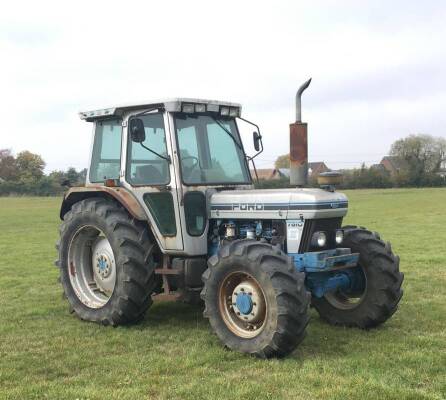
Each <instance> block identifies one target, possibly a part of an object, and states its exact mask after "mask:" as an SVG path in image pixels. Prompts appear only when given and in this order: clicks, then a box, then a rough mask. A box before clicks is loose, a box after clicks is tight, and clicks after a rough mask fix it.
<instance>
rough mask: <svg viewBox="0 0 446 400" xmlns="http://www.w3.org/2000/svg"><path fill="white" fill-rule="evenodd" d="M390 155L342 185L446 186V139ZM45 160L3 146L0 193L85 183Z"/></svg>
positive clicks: (405, 144)
mask: <svg viewBox="0 0 446 400" xmlns="http://www.w3.org/2000/svg"><path fill="white" fill-rule="evenodd" d="M389 154H390V156H392V157H394V159H395V160H399V164H400V165H399V168H398V169H397V170H396V171H394V172H392V173H390V172H389V171H388V170H386V169H385V168H382V167H381V168H380V167H379V164H377V165H373V166H371V167H367V166H365V164H363V165H362V166H361V167H360V168H355V169H348V170H342V171H341V172H343V174H344V182H343V184H342V185H340V187H341V188H345V189H355V188H390V187H422V186H446V139H444V138H440V137H433V136H430V135H410V136H408V137H406V138H403V139H400V140H397V141H396V142H394V143H393V144H392V146H391V148H390V152H389ZM275 167H276V168H289V155H288V154H284V155H282V156H279V157H278V158H277V160H276V163H275ZM44 169H45V161H44V160H43V158H42V157H41V156H40V155H38V154H34V153H31V152H30V151H22V152H20V153H18V154H17V155H14V154H13V153H12V151H11V150H9V149H3V150H2V149H0V196H2V195H3V196H4V195H35V196H53V195H60V194H62V193H63V192H64V191H65V190H66V189H67V187H69V186H82V185H84V184H85V179H86V175H87V169H83V170H81V171H77V170H76V169H75V168H72V167H71V168H68V169H67V170H66V171H61V170H56V171H52V172H50V173H49V174H45V172H44ZM309 185H310V186H317V181H316V177H310V180H309ZM256 186H257V187H262V188H277V187H288V186H289V180H288V178H284V179H278V180H269V181H260V182H258V183H257V184H256Z"/></svg>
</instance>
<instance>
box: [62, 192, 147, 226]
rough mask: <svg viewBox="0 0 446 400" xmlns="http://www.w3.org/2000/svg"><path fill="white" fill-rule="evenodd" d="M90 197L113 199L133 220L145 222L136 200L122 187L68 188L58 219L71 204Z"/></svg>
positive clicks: (143, 214)
mask: <svg viewBox="0 0 446 400" xmlns="http://www.w3.org/2000/svg"><path fill="white" fill-rule="evenodd" d="M91 197H102V198H105V199H114V200H116V201H117V202H118V203H119V204H121V205H122V206H123V207H124V208H125V209H126V210H127V211H128V212H129V213H130V215H132V216H133V217H134V218H136V219H138V220H140V221H146V220H147V215H146V213H145V211H144V209H143V208H142V207H141V206H140V204H139V203H138V201H137V200H136V198H135V197H134V196H133V195H132V194H131V193H130V192H129V191H128V190H127V189H124V188H122V187H108V186H88V187H73V188H70V189H69V190H68V191H67V192H66V193H65V196H64V199H63V202H62V206H61V208H60V219H63V218H64V216H65V214H66V213H67V212H68V211H70V209H71V207H72V206H73V204H75V203H77V202H79V201H81V200H84V199H86V198H91Z"/></svg>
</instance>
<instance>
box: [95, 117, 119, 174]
mask: <svg viewBox="0 0 446 400" xmlns="http://www.w3.org/2000/svg"><path fill="white" fill-rule="evenodd" d="M121 134H122V126H121V120H118V119H112V120H105V121H97V122H96V127H95V136H94V143H93V155H92V160H91V167H90V182H94V183H99V182H104V181H105V180H106V179H119V171H120V169H121V136H122V135H121Z"/></svg>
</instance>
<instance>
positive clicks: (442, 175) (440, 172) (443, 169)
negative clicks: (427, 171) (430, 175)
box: [437, 160, 446, 178]
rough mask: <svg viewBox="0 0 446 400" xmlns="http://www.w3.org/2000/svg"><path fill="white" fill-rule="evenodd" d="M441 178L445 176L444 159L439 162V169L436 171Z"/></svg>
mask: <svg viewBox="0 0 446 400" xmlns="http://www.w3.org/2000/svg"><path fill="white" fill-rule="evenodd" d="M437 174H438V175H440V176H441V177H442V178H446V160H443V161H442V162H441V164H440V169H439V170H438V172H437Z"/></svg>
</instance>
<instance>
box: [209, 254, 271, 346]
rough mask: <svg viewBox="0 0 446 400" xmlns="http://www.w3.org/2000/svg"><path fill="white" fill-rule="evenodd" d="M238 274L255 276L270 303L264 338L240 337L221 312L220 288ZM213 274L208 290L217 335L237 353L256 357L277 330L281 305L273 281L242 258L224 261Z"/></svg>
mask: <svg viewBox="0 0 446 400" xmlns="http://www.w3.org/2000/svg"><path fill="white" fill-rule="evenodd" d="M234 272H242V273H245V274H249V275H251V276H252V277H253V278H254V279H255V280H256V281H257V282H258V284H259V285H260V287H261V289H262V291H263V295H264V297H265V301H266V303H267V305H266V308H267V314H266V321H265V325H264V327H263V328H262V331H261V332H260V334H259V335H257V336H255V337H253V338H243V337H240V336H237V335H236V334H235V333H234V332H232V331H231V330H230V329H229V327H228V326H227V325H226V322H225V321H224V319H223V316H222V315H221V312H220V308H219V293H220V285H221V283H222V282H223V281H224V280H225V278H226V277H227V276H228V275H230V274H232V273H234ZM212 274H213V277H212V280H211V281H210V282H209V286H208V287H207V291H208V293H210V294H209V297H208V298H207V302H206V308H207V311H208V315H209V320H210V323H211V325H212V327H213V329H214V331H215V332H216V333H217V335H218V336H219V337H220V339H221V340H222V341H223V342H224V343H226V344H227V346H228V347H229V348H232V349H237V350H239V351H242V352H245V353H254V352H256V351H258V349H259V348H262V347H264V346H265V345H266V343H269V342H270V341H271V339H272V335H273V334H274V332H275V330H276V329H277V324H276V321H277V314H278V305H277V300H276V290H275V289H274V287H273V284H272V282H271V279H270V278H269V276H268V274H267V273H266V272H265V271H263V270H262V269H261V268H259V265H258V264H256V263H255V262H253V261H251V260H247V259H246V258H243V257H240V256H233V257H231V258H230V260H229V259H228V260H226V259H223V260H222V261H221V263H219V265H218V267H216V268H214V269H213V272H212Z"/></svg>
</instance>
